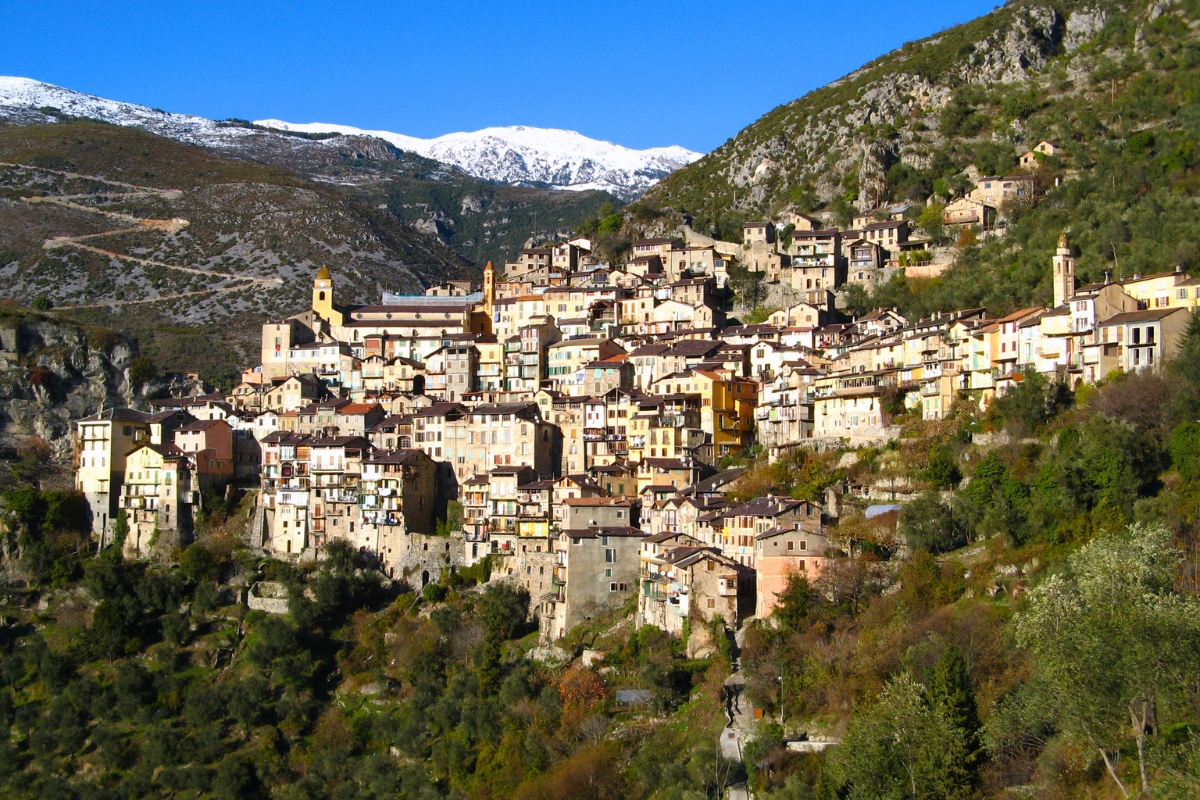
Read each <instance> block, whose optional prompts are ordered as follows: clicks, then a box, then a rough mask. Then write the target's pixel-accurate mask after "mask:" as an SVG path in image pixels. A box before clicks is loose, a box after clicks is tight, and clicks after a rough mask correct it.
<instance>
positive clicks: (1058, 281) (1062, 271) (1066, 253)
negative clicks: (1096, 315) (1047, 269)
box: [1054, 231, 1075, 308]
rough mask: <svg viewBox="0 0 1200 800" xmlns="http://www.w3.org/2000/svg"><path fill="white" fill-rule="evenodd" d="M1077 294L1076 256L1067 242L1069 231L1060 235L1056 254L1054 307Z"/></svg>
mask: <svg viewBox="0 0 1200 800" xmlns="http://www.w3.org/2000/svg"><path fill="white" fill-rule="evenodd" d="M1074 296H1075V256H1073V255H1071V245H1070V243H1069V242H1067V232H1066V231H1063V232H1062V235H1061V236H1059V237H1058V251H1057V252H1056V253H1055V254H1054V307H1055V308H1058V307H1059V306H1061V305H1062V304H1063V303H1066V302H1067V301H1069V300H1070V299H1071V298H1072V297H1074Z"/></svg>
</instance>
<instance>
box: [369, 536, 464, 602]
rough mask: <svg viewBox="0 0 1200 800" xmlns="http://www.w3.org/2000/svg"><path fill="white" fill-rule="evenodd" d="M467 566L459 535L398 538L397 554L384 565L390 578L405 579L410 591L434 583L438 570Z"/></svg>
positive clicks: (439, 573)
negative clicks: (410, 587) (411, 587)
mask: <svg viewBox="0 0 1200 800" xmlns="http://www.w3.org/2000/svg"><path fill="white" fill-rule="evenodd" d="M464 566H467V558H466V547H465V546H464V544H463V537H462V534H461V533H458V532H455V533H452V534H450V535H449V536H427V535H425V534H423V533H409V534H405V535H404V536H403V537H401V544H400V552H399V553H396V554H394V555H393V557H392V559H391V561H390V562H389V563H388V567H389V573H391V577H393V578H406V579H408V582H409V583H410V584H411V585H412V586H413V588H414V589H420V588H421V587H422V586H424V585H425V584H426V583H430V582H431V581H436V580H437V579H438V576H439V575H441V574H442V567H450V568H452V569H458V568H459V567H464Z"/></svg>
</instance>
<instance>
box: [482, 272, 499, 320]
mask: <svg viewBox="0 0 1200 800" xmlns="http://www.w3.org/2000/svg"><path fill="white" fill-rule="evenodd" d="M495 304H496V270H495V269H494V268H493V267H492V262H490V261H489V262H487V266H485V267H484V268H483V310H484V312H485V313H486V314H487V316H488V319H491V318H492V309H493V307H494V306H495Z"/></svg>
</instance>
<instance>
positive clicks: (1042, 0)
mask: <svg viewBox="0 0 1200 800" xmlns="http://www.w3.org/2000/svg"><path fill="white" fill-rule="evenodd" d="M1165 18H1169V20H1167V19H1165ZM1195 26H1196V19H1195V13H1194V11H1193V10H1192V7H1191V6H1189V5H1187V4H1182V3H1173V2H1169V1H1168V2H1144V0H1129V1H1128V2H1091V1H1087V0H1085V1H1084V2H1073V1H1072V0H1014V2H1010V3H1007V4H1005V5H1004V6H1002V7H998V8H997V9H996V10H995V11H993V12H992V13H990V14H987V15H985V16H983V17H980V18H979V19H976V20H973V21H971V22H969V23H966V24H964V25H960V26H957V27H954V28H951V29H949V30H946V31H943V32H942V33H939V34H937V35H935V36H932V37H930V38H928V39H924V40H922V41H917V42H910V43H908V44H906V45H904V46H903V47H902V48H900V49H899V50H896V51H893V52H891V53H888V54H887V55H885V56H882V57H880V58H878V59H876V60H874V61H872V62H870V63H869V64H866V65H865V66H863V67H862V68H861V69H858V70H856V71H855V72H853V73H851V74H849V75H847V76H845V77H844V78H842V79H840V80H837V81H835V82H833V83H831V84H829V85H827V86H824V87H822V88H820V89H817V90H815V91H813V92H810V93H809V94H807V95H805V96H804V97H801V98H800V99H798V100H795V101H793V102H791V103H788V104H786V105H783V106H780V107H778V108H776V109H774V110H772V111H771V112H769V113H767V114H766V115H764V116H763V117H762V118H761V119H759V120H757V121H756V122H754V123H753V124H752V125H750V126H748V127H747V128H745V129H743V130H742V131H741V132H740V133H738V135H737V136H736V137H734V138H733V139H731V140H730V141H729V142H727V143H726V144H725V145H723V146H722V147H720V148H719V149H717V150H715V151H713V152H712V153H710V154H709V155H707V156H705V157H704V158H703V159H701V160H700V161H698V162H696V163H695V164H692V165H691V166H688V167H685V168H683V169H681V170H679V171H677V172H675V173H673V174H672V175H670V176H669V177H667V178H666V179H664V180H663V181H662V182H661V183H660V184H659V185H658V186H656V187H654V188H653V189H651V190H650V192H649V193H648V195H647V199H648V200H650V201H653V202H657V203H660V204H664V205H671V206H675V207H685V208H687V209H688V210H689V211H692V212H693V213H697V214H698V215H700V216H704V217H707V218H712V217H715V216H719V215H720V214H721V213H722V212H723V211H726V210H728V209H737V210H740V211H743V212H745V213H746V214H757V213H763V212H769V211H772V210H776V209H778V208H781V207H783V206H785V205H791V206H803V207H806V208H807V209H809V210H811V209H814V208H818V207H821V206H822V205H826V206H827V205H829V204H831V203H833V202H835V201H839V199H841V198H844V199H846V200H848V201H849V202H851V203H852V204H853V205H854V206H855V207H856V208H858V209H868V208H872V207H874V206H875V205H876V204H879V203H882V202H886V201H889V200H903V199H915V200H924V199H925V197H927V196H928V195H929V194H930V193H931V191H932V190H933V186H932V181H933V180H935V179H936V178H940V177H944V176H946V175H950V174H953V173H954V172H956V171H958V170H959V169H961V168H962V167H963V166H964V164H965V163H966V162H967V161H969V160H970V159H971V158H972V157H973V156H974V153H975V151H977V150H978V149H980V147H981V146H986V145H989V144H1000V145H1003V146H1004V147H1006V148H1007V149H1008V150H1009V151H1010V152H1011V151H1013V150H1015V148H1018V147H1020V146H1022V145H1026V144H1027V145H1034V144H1037V141H1038V137H1040V136H1043V135H1057V133H1058V132H1057V131H1055V130H1054V127H1055V122H1056V120H1054V119H1052V118H1051V119H1043V120H1033V121H1032V122H1033V124H1031V120H1030V117H1031V116H1033V115H1034V114H1035V113H1036V112H1037V111H1039V110H1042V109H1047V110H1051V111H1052V113H1051V114H1050V115H1048V116H1050V117H1053V116H1054V114H1053V110H1054V109H1055V108H1056V107H1058V108H1059V109H1061V110H1066V109H1064V108H1063V106H1065V105H1066V104H1070V103H1071V102H1072V101H1073V100H1074V99H1075V98H1077V97H1079V96H1080V95H1081V94H1085V93H1086V92H1087V91H1088V90H1090V89H1091V88H1092V87H1093V86H1094V85H1096V84H1097V83H1098V82H1103V83H1104V87H1105V88H1110V89H1112V90H1113V91H1114V92H1119V91H1120V90H1121V89H1122V88H1123V85H1124V83H1125V81H1126V79H1128V78H1129V77H1130V76H1131V71H1136V68H1137V65H1133V64H1130V63H1129V59H1130V58H1135V59H1145V58H1146V56H1149V55H1151V54H1152V51H1153V48H1154V47H1155V46H1156V44H1155V42H1153V41H1152V40H1153V38H1154V37H1155V36H1156V35H1157V36H1159V37H1161V36H1162V35H1163V34H1167V37H1168V38H1170V39H1172V40H1173V41H1176V40H1178V39H1180V38H1182V39H1184V40H1187V39H1194V38H1195V36H1194V31H1195ZM1114 67H1115V69H1114ZM1109 73H1112V78H1113V79H1115V81H1114V82H1113V85H1112V86H1110V85H1109V81H1105V80H1103V79H1104V77H1105V76H1107V75H1108V74H1109ZM909 172H927V173H929V176H930V180H927V181H923V182H922V181H907V182H906V181H905V180H904V178H905V177H906V173H909Z"/></svg>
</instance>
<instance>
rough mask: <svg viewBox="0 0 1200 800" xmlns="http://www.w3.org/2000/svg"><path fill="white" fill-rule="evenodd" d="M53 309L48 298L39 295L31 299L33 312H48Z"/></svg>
mask: <svg viewBox="0 0 1200 800" xmlns="http://www.w3.org/2000/svg"><path fill="white" fill-rule="evenodd" d="M52 308H54V304H53V303H51V302H50V298H49V297H46V295H44V294H39V295H38V296H37V297H35V298H33V309H34V310H35V311H49V310H50V309H52Z"/></svg>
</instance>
